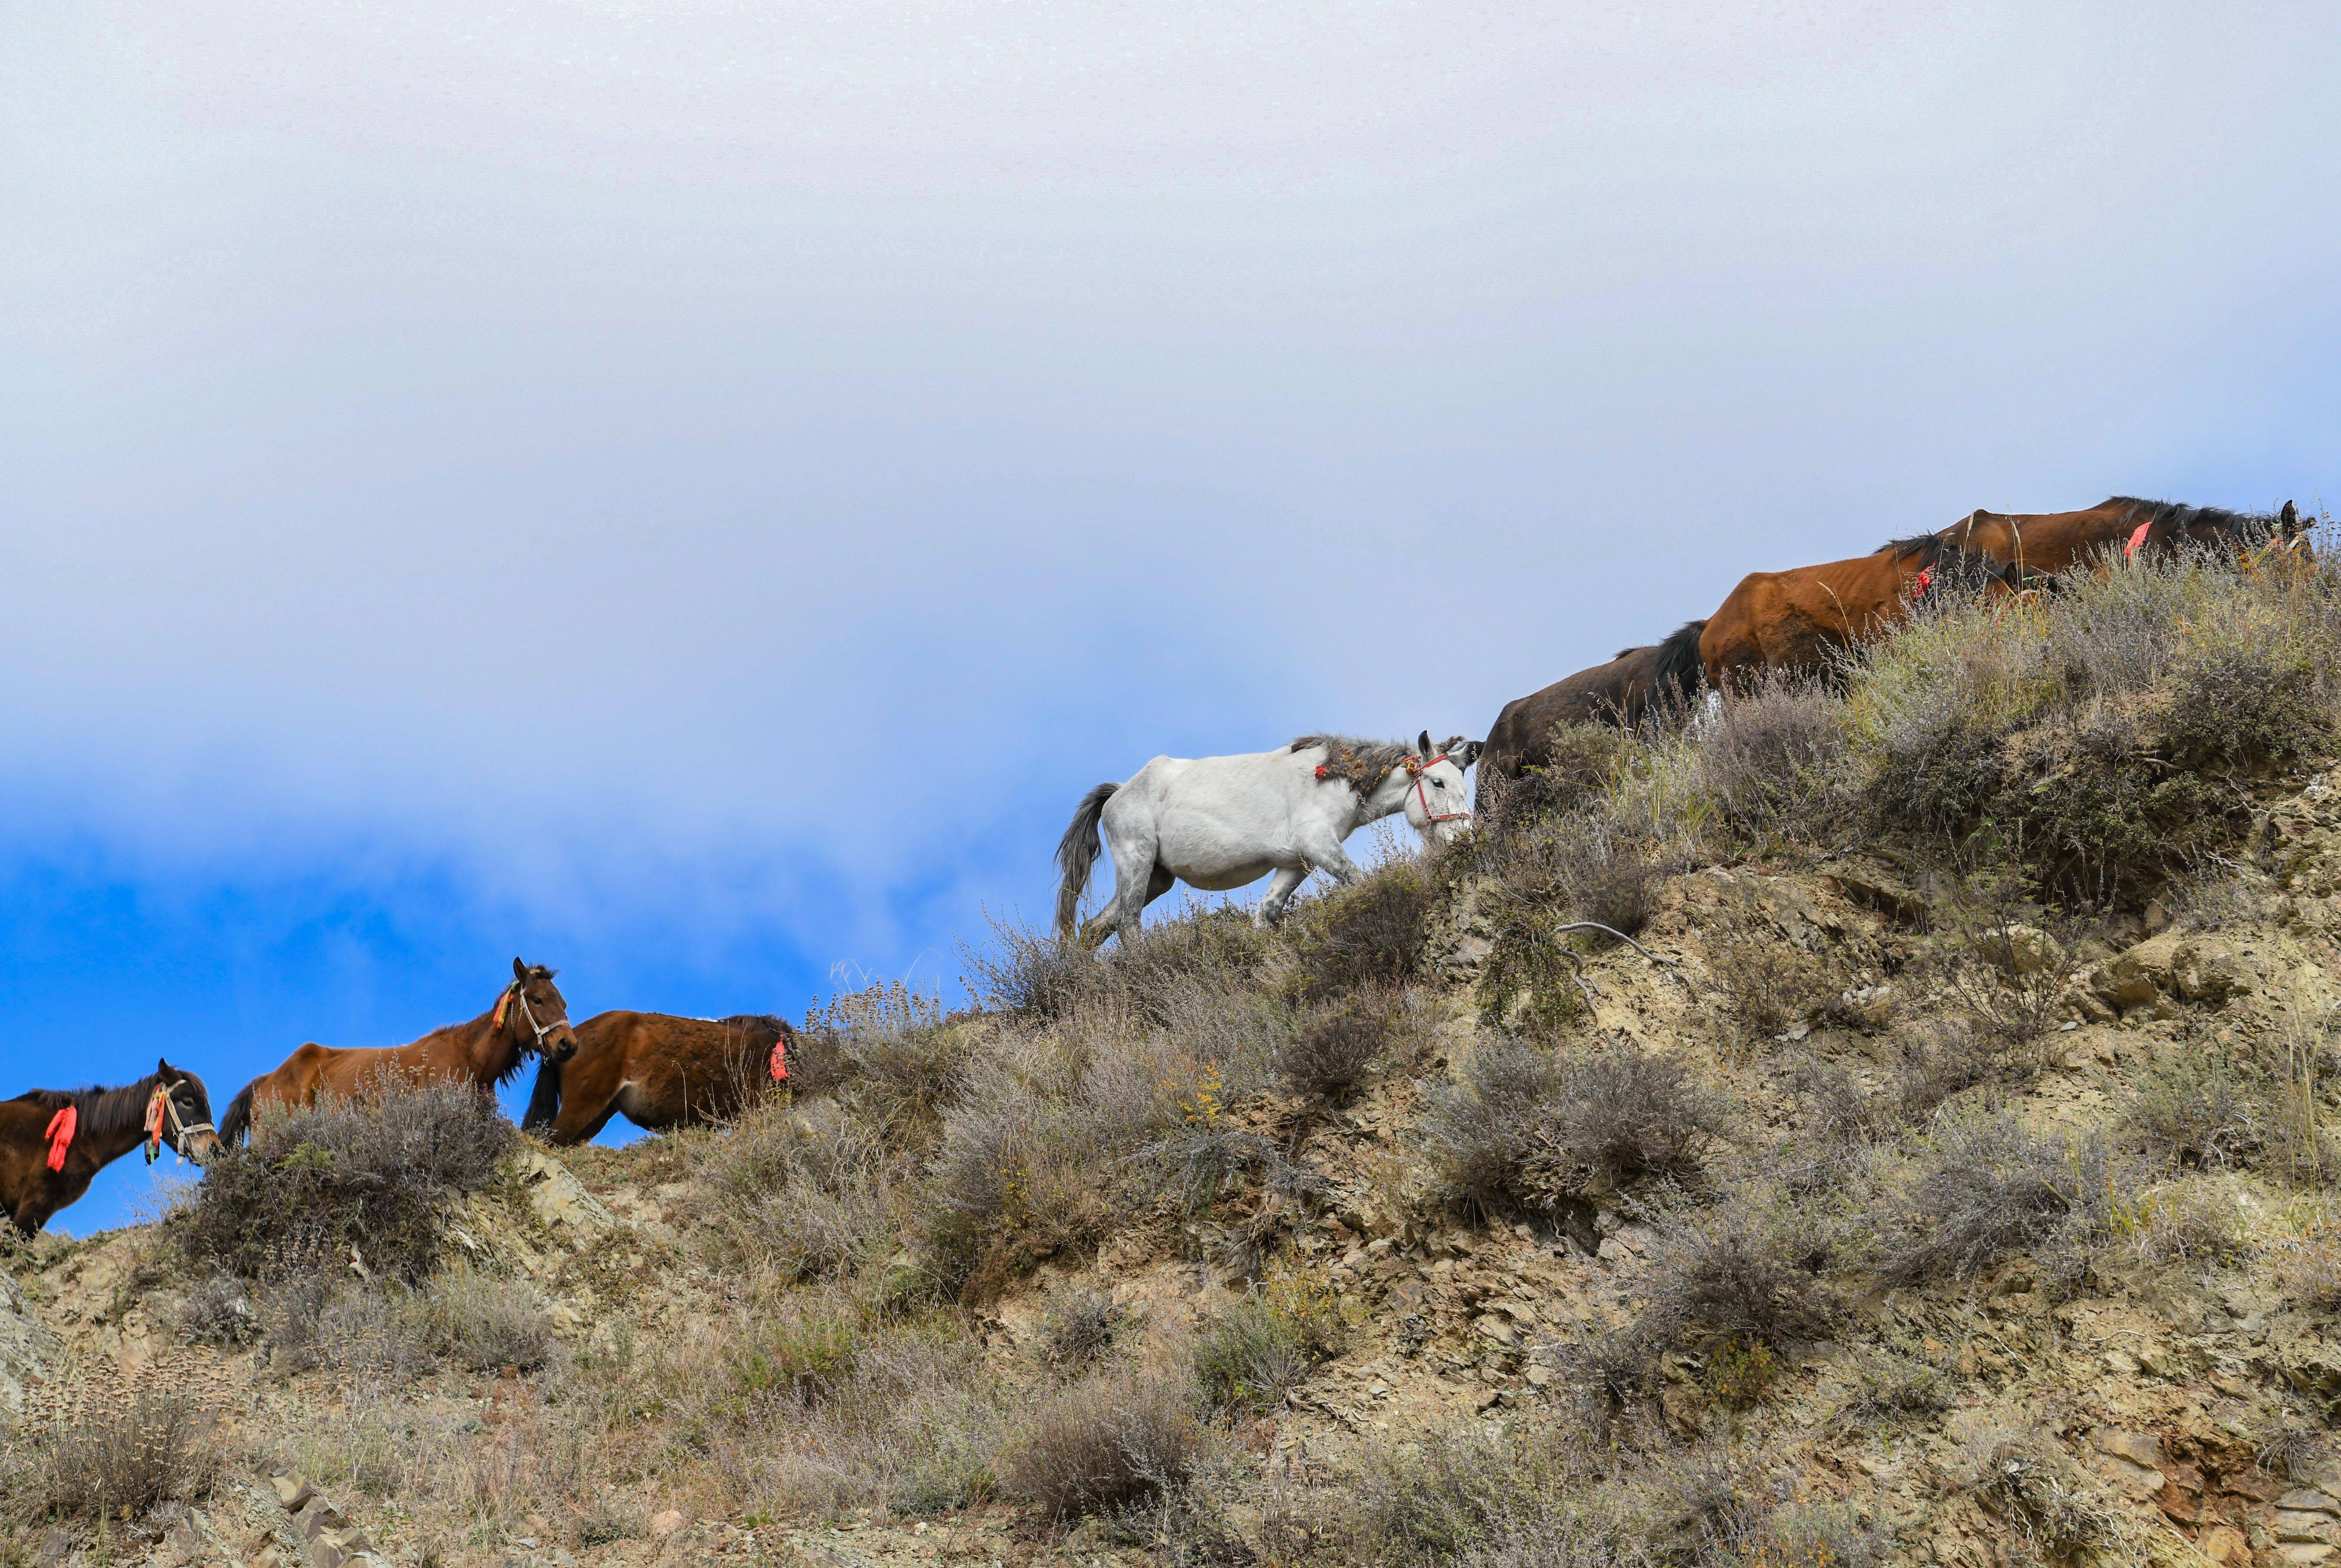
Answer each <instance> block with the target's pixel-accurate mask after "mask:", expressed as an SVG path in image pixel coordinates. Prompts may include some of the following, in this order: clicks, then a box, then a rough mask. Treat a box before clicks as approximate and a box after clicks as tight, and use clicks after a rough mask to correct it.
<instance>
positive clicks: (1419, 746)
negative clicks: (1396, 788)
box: [1405, 730, 1480, 844]
mask: <svg viewBox="0 0 2341 1568" xmlns="http://www.w3.org/2000/svg"><path fill="white" fill-rule="evenodd" d="M1415 745H1416V751H1415V754H1414V755H1413V756H1411V757H1409V758H1408V759H1407V760H1406V764H1405V767H1406V772H1407V775H1408V779H1409V781H1410V782H1409V784H1408V786H1407V792H1406V820H1407V821H1408V822H1409V823H1410V824H1412V825H1413V828H1414V831H1415V832H1417V833H1419V834H1421V835H1422V836H1423V839H1424V842H1426V843H1442V844H1443V843H1445V842H1446V841H1447V840H1449V839H1450V838H1453V837H1454V836H1455V835H1456V834H1459V833H1461V832H1462V831H1463V830H1464V829H1465V828H1466V827H1468V826H1469V825H1470V822H1471V812H1470V808H1469V804H1468V803H1469V800H1470V798H1471V796H1470V791H1469V786H1468V785H1466V784H1465V783H1464V781H1463V773H1464V770H1465V769H1467V768H1469V766H1470V765H1471V764H1473V763H1475V762H1478V761H1479V750H1480V744H1479V742H1478V741H1467V740H1465V739H1464V738H1463V737H1462V736H1461V735H1454V736H1450V737H1449V739H1448V740H1447V742H1446V744H1443V745H1439V746H1437V747H1433V746H1432V745H1431V744H1430V731H1429V730H1425V731H1423V732H1422V736H1421V738H1420V740H1418V741H1417V742H1416V743H1415Z"/></svg>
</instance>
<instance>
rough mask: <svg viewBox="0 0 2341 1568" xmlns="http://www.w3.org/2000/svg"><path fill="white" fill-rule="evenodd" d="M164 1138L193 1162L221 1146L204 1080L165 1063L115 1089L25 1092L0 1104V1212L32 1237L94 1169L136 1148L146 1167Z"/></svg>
mask: <svg viewBox="0 0 2341 1568" xmlns="http://www.w3.org/2000/svg"><path fill="white" fill-rule="evenodd" d="M166 1137H167V1138H169V1139H170V1140H171V1146H172V1147H173V1148H174V1149H175V1150H177V1151H178V1154H179V1156H180V1158H182V1159H186V1160H193V1161H194V1163H195V1164H198V1165H200V1164H204V1162H205V1161H207V1160H209V1159H210V1158H211V1157H212V1154H214V1152H215V1151H216V1150H217V1149H218V1148H219V1145H220V1140H219V1135H218V1134H217V1133H215V1132H214V1130H213V1128H212V1097H211V1095H210V1094H209V1093H207V1092H206V1091H205V1090H204V1081H203V1080H202V1079H201V1078H198V1077H196V1076H195V1075H194V1074H193V1073H183V1072H181V1071H180V1070H179V1069H177V1068H176V1067H174V1066H172V1065H171V1064H169V1063H168V1062H161V1061H158V1062H156V1063H155V1064H154V1072H152V1073H150V1074H147V1075H146V1076H145V1077H144V1078H141V1079H139V1080H138V1081H137V1082H136V1083H134V1084H124V1085H122V1087H120V1088H119V1089H95V1088H93V1089H27V1090H26V1091H25V1093H23V1094H19V1095H17V1096H16V1097H15V1099H13V1100H0V1207H5V1209H6V1210H7V1212H8V1218H9V1219H10V1220H11V1221H13V1222H14V1223H15V1226H16V1228H17V1229H18V1230H20V1231H22V1232H23V1233H25V1234H26V1235H28V1236H32V1235H38V1234H39V1233H40V1230H41V1227H42V1226H43V1225H45V1224H47V1223H49V1217H50V1216H51V1215H52V1214H55V1213H56V1212H57V1211H58V1210H59V1209H62V1208H64V1207H65V1205H66V1204H68V1203H78V1202H80V1200H81V1196H82V1194H83V1193H86V1192H88V1191H89V1183H90V1182H91V1180H92V1179H93V1178H95V1176H96V1174H98V1172H100V1171H102V1170H104V1169H105V1167H106V1166H108V1165H110V1164H113V1163H114V1162H115V1161H116V1160H118V1159H120V1158H121V1157H122V1156H123V1155H125V1154H128V1153H130V1151H131V1150H133V1149H134V1148H136V1147H137V1146H138V1145H139V1144H145V1145H146V1163H147V1164H150V1165H151V1164H154V1156H155V1154H157V1153H159V1152H160V1151H161V1149H162V1147H163V1140H164V1138H166Z"/></svg>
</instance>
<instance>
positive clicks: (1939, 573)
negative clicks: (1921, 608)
mask: <svg viewBox="0 0 2341 1568" xmlns="http://www.w3.org/2000/svg"><path fill="white" fill-rule="evenodd" d="M2019 581H2020V580H2019V579H2018V577H2017V569H2016V568H2015V567H2014V566H2012V565H2007V564H2002V563H2000V562H1998V561H1996V560H1994V559H1993V558H1992V557H1991V556H1990V555H1988V554H1985V553H1983V552H1982V551H1980V550H1968V549H1967V548H1965V547H1964V546H1962V545H1961V544H1959V543H1958V541H1957V539H1955V538H1953V537H1951V536H1950V535H1948V534H1918V536H1917V537H1916V538H1911V539H1895V540H1891V541H1889V542H1888V543H1887V544H1882V545H1880V546H1878V549H1877V550H1876V551H1874V552H1873V553H1871V554H1868V555H1857V556H1855V557H1854V558H1853V559H1852V560H1850V561H1831V562H1828V564H1824V565H1819V566H1799V567H1798V568H1796V569H1795V570H1794V571H1789V572H1751V573H1749V574H1748V575H1747V576H1745V577H1743V578H1741V579H1740V580H1739V586H1738V587H1737V588H1734V589H1732V590H1731V595H1730V597H1728V598H1727V599H1725V600H1724V601H1723V606H1722V608H1720V609H1718V610H1717V611H1716V612H1715V614H1713V615H1712V616H1710V617H1708V623H1707V629H1706V630H1705V631H1704V632H1702V633H1700V634H1699V639H1698V652H1699V658H1700V660H1701V662H1702V663H1704V664H1705V665H1706V666H1707V683H1708V685H1710V686H1712V687H1714V688H1715V689H1716V690H1717V691H1727V690H1733V689H1738V688H1741V687H1744V686H1746V685H1747V684H1748V682H1749V681H1750V680H1751V679H1752V678H1754V677H1756V676H1758V675H1759V674H1762V673H1763V672H1765V671H1767V670H1820V669H1825V668H1826V667H1827V666H1828V662H1829V658H1830V655H1831V654H1833V653H1834V652H1835V651H1836V650H1838V649H1841V648H1845V647H1849V646H1851V645H1852V644H1856V643H1864V642H1868V641H1869V640H1870V639H1872V638H1874V637H1876V636H1878V634H1880V633H1881V632H1884V631H1886V630H1887V629H1888V628H1889V627H1891V626H1894V625H1896V624H1899V623H1900V622H1901V621H1902V620H1903V618H1904V617H1905V616H1907V615H1908V614H1909V611H1910V606H1911V605H1912V604H1917V603H1918V602H1920V601H1922V600H1924V599H1926V598H1928V596H1929V595H1931V594H1942V593H1947V592H1950V591H1952V590H1954V589H1966V590H1968V591H1978V590H1979V591H1983V592H1990V591H1993V590H1995V589H1997V591H1998V592H2001V593H2012V592H2014V591H2015V590H2016V588H2017V585H2018V583H2019Z"/></svg>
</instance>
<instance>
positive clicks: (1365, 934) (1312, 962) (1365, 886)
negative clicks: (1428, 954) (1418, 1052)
mask: <svg viewBox="0 0 2341 1568" xmlns="http://www.w3.org/2000/svg"><path fill="white" fill-rule="evenodd" d="M1430 904H1431V887H1430V879H1429V878H1428V877H1426V876H1425V875H1424V874H1423V873H1422V869H1421V867H1420V866H1419V865H1417V864H1415V863H1413V862H1412V861H1408V860H1395V861H1391V862H1389V863H1388V864H1383V865H1380V866H1378V867H1376V868H1375V869H1374V870H1372V871H1370V872H1368V873H1367V874H1364V875H1362V876H1360V877H1359V878H1358V879H1357V880H1356V881H1354V882H1351V883H1350V884H1347V885H1346V886H1341V887H1336V888H1334V889H1332V890H1331V891H1330V892H1328V893H1327V894H1324V895H1323V896H1322V897H1320V898H1314V899H1311V900H1310V901H1309V902H1308V903H1307V904H1303V905H1301V906H1300V909H1299V910H1298V911H1297V912H1296V914H1295V918H1294V919H1293V920H1292V923H1291V924H1292V948H1293V961H1294V984H1295V987H1296V989H1297V990H1298V991H1299V993H1300V997H1301V999H1302V1000H1303V1001H1310V1002H1317V1001H1323V1000H1325V999H1326V998H1329V997H1332V996H1338V995H1340V994H1342V993H1344V992H1349V991H1355V990H1358V989H1360V987H1366V986H1373V987H1379V988H1380V989H1383V990H1389V991H1395V990H1398V989H1400V987H1402V986H1404V985H1406V984H1408V983H1409V982H1410V981H1412V980H1413V979H1414V978H1415V977H1416V976H1417V974H1420V971H1421V968H1422V953H1423V946H1424V944H1425V942H1426V941H1427V940H1428V938H1429V934H1430Z"/></svg>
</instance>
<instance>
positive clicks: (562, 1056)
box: [553, 1034, 577, 1065]
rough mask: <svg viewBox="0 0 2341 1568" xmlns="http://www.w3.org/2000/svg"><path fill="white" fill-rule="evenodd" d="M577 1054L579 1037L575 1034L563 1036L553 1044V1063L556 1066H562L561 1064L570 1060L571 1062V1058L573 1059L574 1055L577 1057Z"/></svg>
mask: <svg viewBox="0 0 2341 1568" xmlns="http://www.w3.org/2000/svg"><path fill="white" fill-rule="evenodd" d="M576 1054H577V1036H576V1035H574V1034H563V1036H562V1037H561V1038H560V1039H558V1040H555V1041H554V1042H553V1063H554V1064H555V1065H558V1064H561V1063H563V1062H566V1061H568V1060H569V1058H571V1057H572V1056H574V1055H576Z"/></svg>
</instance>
